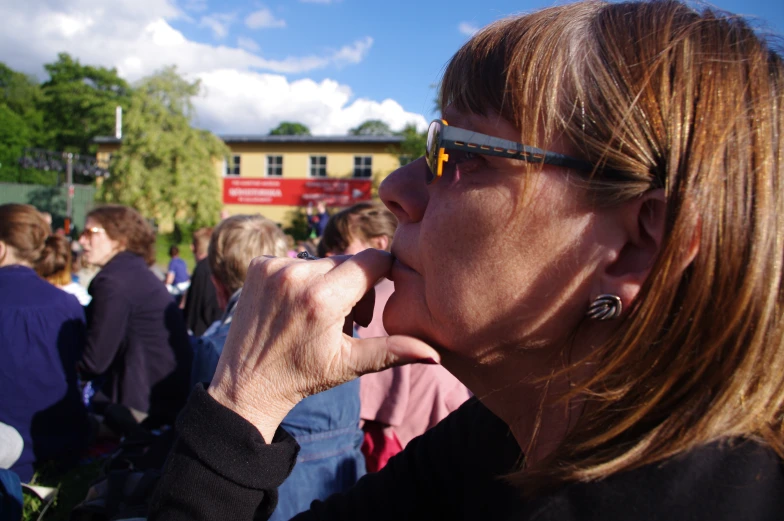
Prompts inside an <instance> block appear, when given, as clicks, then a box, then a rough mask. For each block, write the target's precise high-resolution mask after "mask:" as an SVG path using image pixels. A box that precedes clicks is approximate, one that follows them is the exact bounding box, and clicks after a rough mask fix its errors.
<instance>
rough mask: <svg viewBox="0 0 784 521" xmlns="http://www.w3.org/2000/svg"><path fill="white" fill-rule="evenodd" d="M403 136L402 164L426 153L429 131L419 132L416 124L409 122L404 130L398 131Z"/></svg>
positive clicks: (401, 146) (401, 144) (401, 145)
mask: <svg viewBox="0 0 784 521" xmlns="http://www.w3.org/2000/svg"><path fill="white" fill-rule="evenodd" d="M398 135H399V136H402V137H403V142H402V143H400V151H399V153H400V166H403V165H406V164H408V163H410V162H411V161H413V160H415V159H417V158H419V157H422V156H423V155H425V148H426V146H427V132H419V131H418V130H417V128H416V125H414V124H413V123H409V124H408V125H406V126H405V127H404V128H403V130H402V131H400V132H398Z"/></svg>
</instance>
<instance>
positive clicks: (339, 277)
mask: <svg viewBox="0 0 784 521" xmlns="http://www.w3.org/2000/svg"><path fill="white" fill-rule="evenodd" d="M332 259H336V260H337V261H338V262H336V265H335V268H334V269H333V270H331V271H329V272H328V273H326V274H325V275H324V280H325V281H326V282H327V283H329V284H330V285H334V286H335V287H338V288H342V290H343V292H344V294H345V296H346V298H348V299H351V300H352V305H353V304H355V303H357V302H359V301H360V299H362V297H363V296H364V295H365V294H366V293H368V291H370V290H371V288H373V286H375V285H376V282H378V280H379V279H380V278H381V277H383V276H384V275H386V274H387V273H389V270H390V269H391V268H392V255H391V254H390V253H388V252H385V251H381V250H375V249H372V248H370V249H367V250H364V251H362V252H360V253H357V254H356V255H353V256H351V257H330V258H329V259H328V260H332ZM325 260H326V259H325ZM319 262H321V261H319Z"/></svg>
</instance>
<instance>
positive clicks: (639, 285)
mask: <svg viewBox="0 0 784 521" xmlns="http://www.w3.org/2000/svg"><path fill="white" fill-rule="evenodd" d="M439 99H440V100H441V104H442V107H443V114H442V119H438V120H435V121H433V122H432V123H431V124H430V127H429V131H428V136H427V146H426V154H425V156H424V157H422V158H420V159H418V160H416V161H414V162H412V163H409V164H407V165H406V166H404V167H402V168H400V169H398V170H396V171H395V172H393V173H391V174H390V175H389V176H388V177H387V178H386V179H385V180H384V182H383V183H382V184H381V186H380V188H379V191H378V195H379V198H380V199H381V201H382V202H383V204H381V203H377V202H367V203H359V204H356V205H354V206H351V207H348V208H344V209H342V210H340V211H337V212H336V213H334V214H333V215H329V213H328V212H327V209H326V207H325V206H324V205H323V204H320V205H318V206H317V208H316V212H315V213H314V211H313V208H312V207H310V206H308V208H307V216H308V222H309V226H310V230H309V234H310V235H311V237H310V238H309V241H308V242H306V243H302V244H301V245H300V246H299V247H297V248H296V249H295V247H294V246H293V242H292V240H291V239H290V238H287V237H286V236H285V235H284V234H283V232H282V231H281V230H280V227H279V226H278V225H277V224H276V223H274V222H272V221H270V220H268V219H266V218H265V217H263V216H261V215H231V216H228V215H227V216H223V217H224V218H222V220H221V221H220V222H219V223H218V224H217V225H216V226H215V227H214V229H202V230H198V231H197V232H195V233H194V236H193V244H192V249H193V253H194V257H195V259H196V261H197V262H196V267H195V269H194V271H193V273H192V274H190V275H188V274H187V272H185V271H184V270H183V262H182V259H181V258H180V257H179V251H178V250H177V249H176V248H173V249H172V250H171V251H170V256H171V262H170V264H169V266H168V270H167V272H166V274H165V275H164V280H161V279H160V278H158V277H156V276H155V275H154V274H153V272H152V271H151V270H150V265H151V264H152V262H153V260H154V258H153V253H154V249H153V248H154V242H155V235H154V233H153V231H152V229H151V228H150V226H149V224H148V223H147V222H146V221H145V220H144V219H143V218H142V217H141V215H139V214H138V212H136V211H135V210H133V209H131V208H127V207H124V206H117V205H107V206H99V207H97V208H95V209H94V210H92V211H91V212H90V213H89V214H88V216H87V219H86V222H85V223H84V231H83V233H82V235H81V237H80V238H79V244H80V245H81V247H82V249H83V254H82V260H83V262H85V263H88V264H90V265H93V266H96V267H98V268H99V271H98V273H97V274H96V275H95V276H94V278H93V279H92V281H91V282H90V284H89V288H88V292H89V295H87V296H85V295H83V294H80V293H79V291H78V290H77V289H76V288H74V287H72V284H71V281H70V280H69V279H70V275H69V270H70V268H69V266H70V264H69V260H68V254H69V251H70V248H68V245H67V242H64V239H62V238H59V239H58V238H56V237H53V236H52V234H51V230H50V228H49V224H48V223H47V222H46V220H45V218H44V216H43V215H42V214H41V213H40V212H39V211H37V210H36V209H35V208H33V207H31V206H27V205H21V204H7V205H2V206H0V338H2V340H0V357H1V358H2V364H0V376H1V377H2V378H0V396H2V397H3V398H2V402H0V466H1V467H2V468H4V469H6V470H0V478H3V479H0V483H6V481H5V478H6V477H7V476H8V473H13V475H15V476H16V477H17V480H21V481H23V482H24V481H28V480H30V478H31V477H32V475H33V473H34V471H35V469H36V468H37V466H38V465H40V464H41V463H43V462H46V461H56V462H58V464H61V465H73V464H77V461H78V459H79V457H80V454H82V453H83V451H84V450H85V449H87V448H88V447H89V446H91V445H92V444H93V443H94V442H95V440H96V439H98V438H100V437H101V436H106V435H107V432H109V433H111V434H112V435H114V436H117V437H121V436H123V435H128V433H129V432H131V431H133V430H134V429H137V428H143V429H147V430H149V431H150V432H161V431H163V432H168V433H170V434H171V437H170V439H171V446H170V447H169V448H168V449H169V450H167V454H168V457H167V459H166V463H165V465H161V468H160V469H158V470H159V471H160V473H159V475H157V476H156V482H155V487H154V492H152V493H151V494H150V495H149V497H148V500H149V505H148V507H149V508H148V509H147V506H145V511H146V512H147V514H148V516H149V519H151V520H167V521H168V520H173V521H185V520H202V521H207V520H223V519H237V520H241V519H247V520H251V519H273V520H275V521H278V520H285V519H290V518H295V519H297V520H301V521H305V520H327V519H340V520H344V521H347V520H367V519H372V520H384V519H390V520H392V519H395V520H397V519H407V520H418V519H421V520H431V519H450V520H453V519H466V520H469V519H470V520H475V519H492V520H506V519H516V520H545V519H546V520H559V521H577V520H581V521H588V520H599V519H601V520H620V519H636V520H638V519H639V520H644V519H651V520H654V519H665V518H666V519H673V520H680V519H683V520H686V519H688V520H693V519H711V520H727V521H729V520H735V519H750V520H760V521H768V520H771V521H772V520H774V519H781V517H782V512H784V296H783V295H784V263H782V259H784V190H782V187H783V186H784V177H783V176H784V160H783V159H782V153H783V151H784V146H783V145H784V61H783V59H782V55H781V53H780V52H779V51H778V50H777V49H776V48H775V47H774V46H773V45H772V44H770V43H769V42H767V41H766V40H765V39H764V38H762V37H761V36H759V35H758V34H756V33H755V31H754V30H753V28H751V27H750V26H749V25H748V23H747V22H746V21H744V19H743V18H742V17H737V16H734V15H727V14H723V13H718V12H716V11H714V10H712V9H710V8H705V7H701V8H699V9H695V8H693V7H689V6H687V5H684V4H683V3H681V2H678V1H671V0H658V1H634V2H624V3H603V2H578V3H574V4H569V5H562V6H557V7H551V8H547V9H544V10H541V11H538V12H535V13H531V14H527V15H518V16H513V17H509V18H505V19H502V20H500V21H498V22H496V23H493V24H491V25H490V26H488V27H486V28H484V29H482V30H480V31H479V32H478V33H476V34H475V35H474V36H472V37H471V38H470V39H469V41H468V42H467V43H465V44H464V45H463V46H462V47H461V48H460V49H459V50H458V51H457V53H456V54H455V55H454V57H453V58H452V59H451V60H450V62H449V64H448V65H447V67H446V69H445V72H444V76H443V79H442V82H441V85H440V98H439ZM298 250H299V251H298ZM69 288H70V289H69ZM85 303H86V307H83V305H84V304H85ZM3 473H5V474H3ZM0 499H2V498H0ZM136 517H138V516H136Z"/></svg>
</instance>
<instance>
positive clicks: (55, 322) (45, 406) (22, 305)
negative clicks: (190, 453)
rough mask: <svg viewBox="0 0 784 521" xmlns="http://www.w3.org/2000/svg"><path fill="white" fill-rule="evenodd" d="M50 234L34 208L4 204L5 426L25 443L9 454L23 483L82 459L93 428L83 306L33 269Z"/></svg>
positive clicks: (1, 416)
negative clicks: (84, 391)
mask: <svg viewBox="0 0 784 521" xmlns="http://www.w3.org/2000/svg"><path fill="white" fill-rule="evenodd" d="M48 236H49V225H48V224H47V223H46V221H45V220H44V218H43V216H42V215H41V214H40V213H39V212H38V210H36V209H35V208H33V207H32V206H29V205H23V204H4V205H2V206H0V360H1V362H0V423H4V424H7V425H9V426H10V427H13V429H15V430H16V431H17V432H18V433H19V434H20V435H21V438H22V440H23V442H24V443H23V447H24V448H23V450H22V452H21V454H20V455H17V456H16V457H14V458H9V466H10V469H11V470H12V471H14V472H15V473H17V474H18V475H19V477H20V478H21V480H22V482H28V481H30V479H32V477H33V473H34V470H35V467H36V466H37V465H38V464H39V463H41V462H44V461H47V460H66V459H67V460H71V459H75V457H78V455H79V454H80V452H81V450H82V449H84V448H86V447H87V443H88V440H89V437H90V432H91V429H90V423H89V421H88V418H87V409H86V408H85V406H84V404H83V403H82V401H81V397H80V394H79V387H78V384H77V377H76V362H77V361H78V360H79V355H80V352H81V349H82V346H83V344H84V338H85V324H84V310H83V309H82V306H80V305H79V302H78V301H77V300H76V297H74V296H73V295H69V294H68V293H66V292H64V291H62V290H60V289H57V288H56V287H54V286H53V285H51V284H49V283H48V282H46V281H45V280H43V279H42V278H40V277H39V276H38V275H37V274H36V273H35V271H34V268H36V267H37V263H38V262H39V261H40V260H41V259H42V258H46V257H48V256H49V255H51V253H52V252H51V251H50V249H49V248H48V247H47V246H46V239H47V237H48ZM8 444H10V442H9V441H7V440H6V439H2V438H0V445H8ZM9 449H10V446H4V447H2V450H0V452H4V451H6V450H9ZM11 459H13V461H11Z"/></svg>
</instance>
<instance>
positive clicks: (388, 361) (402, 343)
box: [349, 335, 441, 376]
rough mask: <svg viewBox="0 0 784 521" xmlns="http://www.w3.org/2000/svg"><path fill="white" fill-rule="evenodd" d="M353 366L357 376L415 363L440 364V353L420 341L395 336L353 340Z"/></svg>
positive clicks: (351, 340)
mask: <svg viewBox="0 0 784 521" xmlns="http://www.w3.org/2000/svg"><path fill="white" fill-rule="evenodd" d="M349 341H350V342H351V344H352V348H351V357H352V360H351V366H352V368H353V370H354V371H355V373H356V374H355V375H352V376H359V375H362V374H365V373H372V372H376V371H381V370H383V369H387V368H389V367H394V366H398V365H405V364H410V363H414V362H427V363H434V364H437V363H440V361H441V356H440V355H439V354H438V351H436V350H435V349H433V348H432V347H430V346H429V345H427V344H426V343H424V342H422V341H421V340H419V339H416V338H413V337H409V336H404V335H393V336H389V337H379V338H352V339H350V340H349Z"/></svg>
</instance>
